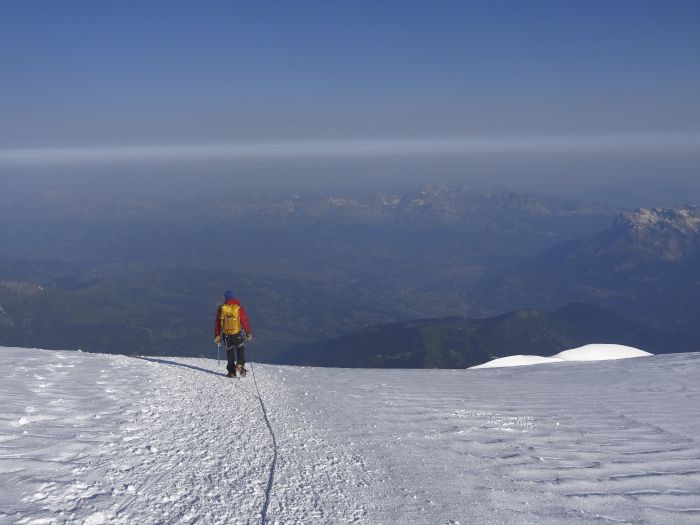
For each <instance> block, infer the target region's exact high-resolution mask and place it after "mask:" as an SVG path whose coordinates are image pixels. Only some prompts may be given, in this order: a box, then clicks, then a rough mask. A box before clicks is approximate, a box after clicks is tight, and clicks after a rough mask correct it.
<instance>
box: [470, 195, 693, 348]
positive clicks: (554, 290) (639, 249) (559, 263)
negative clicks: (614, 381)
mask: <svg viewBox="0 0 700 525" xmlns="http://www.w3.org/2000/svg"><path fill="white" fill-rule="evenodd" d="M470 299H471V301H472V304H473V305H479V307H480V308H484V309H485V310H486V311H491V312H498V311H503V310H504V309H507V308H513V307H515V308H520V307H525V306H527V307H537V308H544V309H551V308H556V307H558V306H561V305H562V304H565V303H568V302H572V301H584V302H594V303H596V304H599V305H603V306H607V307H609V308H612V309H613V310H615V311H616V312H620V313H622V314H624V315H627V316H630V317H633V318H635V319H641V320H644V321H645V322H648V323H650V324H652V325H654V326H657V327H659V328H663V329H665V330H668V331H677V332H693V333H695V334H700V323H698V319H700V208H697V207H692V206H684V207H679V208H676V209H668V208H651V209H640V210H637V211H635V212H622V213H620V214H618V215H617V217H616V218H615V220H614V222H613V224H612V226H611V227H609V228H608V229H606V230H604V231H602V232H600V233H597V234H594V235H590V236H587V237H585V238H583V239H580V240H572V241H568V242H564V243H562V244H560V245H558V246H555V247H553V248H551V249H549V250H546V251H544V253H542V254H541V255H539V256H538V257H536V258H534V259H533V260H531V261H529V262H527V263H524V264H523V265H521V266H520V267H519V268H516V269H515V270H508V271H504V272H501V273H498V274H495V275H492V276H491V277H489V278H486V279H484V280H482V281H481V283H480V284H479V285H478V286H477V287H476V288H474V289H472V290H471V297H470Z"/></svg>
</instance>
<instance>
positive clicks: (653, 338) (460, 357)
mask: <svg viewBox="0 0 700 525" xmlns="http://www.w3.org/2000/svg"><path fill="white" fill-rule="evenodd" d="M698 341H699V339H697V338H694V337H690V336H678V335H670V334H667V333H664V332H662V331H660V330H657V329H655V328H651V327H649V326H647V325H645V324H642V323H638V322H634V321H630V320H628V319H625V318H622V317H620V316H618V315H617V314H615V313H613V312H611V311H609V310H606V309H604V308H601V307H598V306H595V305H590V304H581V303H579V304H571V305H567V306H565V307H564V308H561V309H559V310H556V311H554V312H551V313H542V312H539V311H537V310H517V311H514V312H510V313H507V314H504V315H499V316H496V317H490V318H486V319H460V318H455V317H450V318H444V319H419V320H412V321H407V322H400V323H389V324H384V325H380V326H373V327H370V328H367V329H365V330H360V331H358V332H355V333H350V334H347V335H345V336H343V337H341V338H338V339H333V340H330V341H326V342H321V343H314V344H309V345H302V346H299V347H297V348H295V349H293V350H292V351H291V352H289V353H288V354H287V355H286V356H285V357H284V358H283V362H285V363H288V364H296V365H309V366H335V367H357V368H361V367H364V368H465V367H469V366H474V365H478V364H481V363H485V362H487V361H490V360H491V359H495V358H498V357H505V356H510V355H519V354H525V355H528V354H530V355H543V356H549V355H554V354H556V353H558V352H561V351H562V350H566V349H571V348H576V347H579V346H583V345H585V344H589V343H599V342H604V343H617V344H624V345H629V346H635V347H638V348H641V349H644V350H647V351H650V352H652V353H655V354H662V353H674V352H687V351H693V350H700V347H699V346H698Z"/></svg>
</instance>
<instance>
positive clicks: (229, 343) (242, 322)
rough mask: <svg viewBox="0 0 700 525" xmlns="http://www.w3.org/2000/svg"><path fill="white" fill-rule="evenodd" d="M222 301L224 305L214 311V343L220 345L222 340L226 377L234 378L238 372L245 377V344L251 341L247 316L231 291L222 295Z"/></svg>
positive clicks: (251, 336) (251, 335)
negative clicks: (225, 360) (224, 349)
mask: <svg viewBox="0 0 700 525" xmlns="http://www.w3.org/2000/svg"><path fill="white" fill-rule="evenodd" d="M224 299H225V300H224V304H222V305H220V306H219V309H218V310H217V311H216V324H215V325H214V343H216V344H217V345H218V344H221V341H222V339H223V342H224V347H225V348H226V356H227V357H228V363H227V365H226V370H228V376H229V377H236V371H238V373H239V374H240V376H241V377H245V375H246V372H247V370H246V369H245V342H246V340H248V341H250V340H251V339H253V332H252V331H251V329H250V321H249V320H248V314H247V313H246V311H245V309H244V308H243V306H242V305H241V302H240V301H239V300H238V299H236V298H235V297H234V296H233V292H232V291H231V290H228V291H227V292H226V293H225V294H224Z"/></svg>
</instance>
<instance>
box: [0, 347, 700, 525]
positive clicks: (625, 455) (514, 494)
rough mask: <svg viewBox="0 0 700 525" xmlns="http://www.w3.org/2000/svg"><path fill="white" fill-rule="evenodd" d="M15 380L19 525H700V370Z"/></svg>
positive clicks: (8, 507) (10, 469) (161, 363)
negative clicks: (428, 524) (379, 524)
mask: <svg viewBox="0 0 700 525" xmlns="http://www.w3.org/2000/svg"><path fill="white" fill-rule="evenodd" d="M251 354H254V347H253V348H251ZM0 365H1V366H0V523H2V524H4V523H20V524H29V523H34V524H39V523H92V524H99V523H124V524H125V523H195V522H196V523H205V524H206V523H217V524H218V523H221V524H224V523H262V522H265V523H324V524H325V523H368V524H375V523H426V524H427V523H430V524H432V523H462V524H465V523H479V524H497V523H498V524H509V523H528V524H529V523H538V524H540V523H542V524H560V523H576V524H579V523H591V524H593V523H596V524H599V523H607V522H612V523H654V524H656V523H668V524H684V523H686V524H690V523H698V522H700V443H698V441H697V440H698V436H700V417H698V416H700V409H698V406H699V405H700V403H699V401H700V395H699V394H700V383H699V382H698V380H697V379H698V377H700V354H676V355H663V356H651V357H647V358H645V359H625V360H619V361H604V362H598V363H567V362H564V363H560V364H558V365H557V366H539V367H520V368H495V369H485V370H342V369H314V368H300V367H283V366H272V365H258V364H253V365H251V366H250V368H251V373H250V374H249V376H248V378H246V379H245V380H231V379H228V378H226V377H224V376H223V372H224V370H223V367H221V368H218V367H217V365H216V361H215V360H208V359H182V358H130V357H125V356H106V355H98V354H84V353H80V352H56V351H41V350H27V349H4V348H0Z"/></svg>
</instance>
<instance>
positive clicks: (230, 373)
mask: <svg viewBox="0 0 700 525" xmlns="http://www.w3.org/2000/svg"><path fill="white" fill-rule="evenodd" d="M228 376H229V377H236V372H229V373H228Z"/></svg>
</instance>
